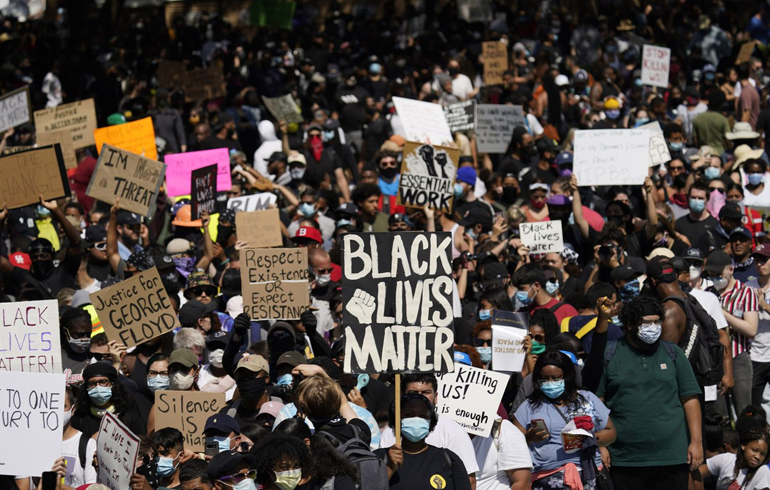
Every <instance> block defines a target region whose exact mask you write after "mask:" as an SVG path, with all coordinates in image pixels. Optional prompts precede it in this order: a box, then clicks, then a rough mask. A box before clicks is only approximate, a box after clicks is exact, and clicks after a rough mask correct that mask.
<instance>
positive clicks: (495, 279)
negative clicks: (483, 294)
mask: <svg viewBox="0 0 770 490" xmlns="http://www.w3.org/2000/svg"><path fill="white" fill-rule="evenodd" d="M483 272H484V282H483V284H484V289H487V288H489V287H492V286H502V285H503V280H504V279H505V278H506V277H508V276H509V273H508V269H507V268H506V267H505V265H503V264H502V263H500V262H490V263H488V264H486V265H485V266H484V270H483Z"/></svg>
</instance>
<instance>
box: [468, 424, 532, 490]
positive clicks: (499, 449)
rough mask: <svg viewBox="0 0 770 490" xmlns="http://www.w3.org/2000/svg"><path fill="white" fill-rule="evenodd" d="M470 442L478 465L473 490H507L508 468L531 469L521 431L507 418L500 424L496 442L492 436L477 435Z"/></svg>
mask: <svg viewBox="0 0 770 490" xmlns="http://www.w3.org/2000/svg"><path fill="white" fill-rule="evenodd" d="M471 442H472V444H473V449H475V450H476V462H477V463H478V465H479V467H480V468H481V472H480V473H476V490H509V489H510V488H511V481H510V480H509V479H508V474H507V473H506V471H507V470H518V469H521V468H527V469H529V470H531V469H532V458H531V456H530V455H529V448H528V447H527V441H526V439H524V434H522V433H521V431H520V430H519V429H517V428H516V426H514V425H513V424H512V423H510V422H509V421H507V420H503V423H502V424H501V425H500V435H499V437H498V438H497V441H495V439H494V438H492V437H479V436H476V437H474V438H473V440H472V441H471Z"/></svg>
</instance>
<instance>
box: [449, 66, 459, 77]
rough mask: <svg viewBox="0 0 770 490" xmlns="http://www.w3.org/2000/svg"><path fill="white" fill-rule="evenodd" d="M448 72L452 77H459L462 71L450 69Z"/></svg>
mask: <svg viewBox="0 0 770 490" xmlns="http://www.w3.org/2000/svg"><path fill="white" fill-rule="evenodd" d="M447 71H448V72H449V74H450V75H452V76H455V75H457V74H458V73H460V70H459V69H457V68H450V69H449V70H447Z"/></svg>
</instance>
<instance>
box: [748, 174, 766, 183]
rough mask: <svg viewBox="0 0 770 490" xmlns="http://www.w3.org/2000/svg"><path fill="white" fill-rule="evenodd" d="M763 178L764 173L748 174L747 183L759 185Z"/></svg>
mask: <svg viewBox="0 0 770 490" xmlns="http://www.w3.org/2000/svg"><path fill="white" fill-rule="evenodd" d="M763 179H764V175H762V174H749V184H751V185H759V184H761V183H762V180H763Z"/></svg>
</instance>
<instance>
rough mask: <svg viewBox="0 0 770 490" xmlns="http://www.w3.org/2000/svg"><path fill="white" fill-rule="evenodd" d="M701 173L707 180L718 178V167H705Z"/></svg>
mask: <svg viewBox="0 0 770 490" xmlns="http://www.w3.org/2000/svg"><path fill="white" fill-rule="evenodd" d="M703 174H704V175H705V176H706V178H707V179H708V180H714V179H718V178H719V167H706V170H704V171H703Z"/></svg>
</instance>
